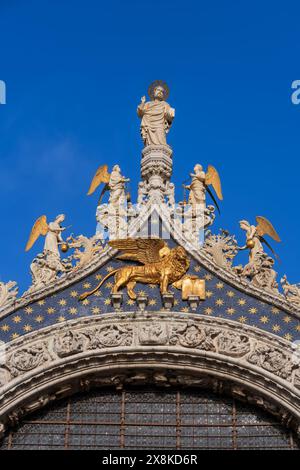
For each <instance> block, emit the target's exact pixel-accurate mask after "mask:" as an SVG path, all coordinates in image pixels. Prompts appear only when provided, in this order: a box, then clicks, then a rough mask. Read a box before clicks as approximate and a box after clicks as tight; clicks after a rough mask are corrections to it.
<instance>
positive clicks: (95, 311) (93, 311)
mask: <svg viewBox="0 0 300 470" xmlns="http://www.w3.org/2000/svg"><path fill="white" fill-rule="evenodd" d="M92 313H94V314H95V315H96V314H97V313H100V308H99V307H93V308H92Z"/></svg>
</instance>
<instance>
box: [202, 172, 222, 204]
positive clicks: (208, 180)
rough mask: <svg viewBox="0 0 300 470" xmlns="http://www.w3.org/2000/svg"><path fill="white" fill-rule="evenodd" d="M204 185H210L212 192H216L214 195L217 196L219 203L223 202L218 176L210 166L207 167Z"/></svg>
mask: <svg viewBox="0 0 300 470" xmlns="http://www.w3.org/2000/svg"><path fill="white" fill-rule="evenodd" d="M205 184H206V185H209V184H211V185H212V187H213V188H214V190H215V191H216V195H217V196H218V198H219V199H220V201H222V200H223V194H222V186H221V180H220V176H219V173H218V172H217V170H216V169H215V168H214V167H213V166H212V165H208V168H207V172H206V176H205Z"/></svg>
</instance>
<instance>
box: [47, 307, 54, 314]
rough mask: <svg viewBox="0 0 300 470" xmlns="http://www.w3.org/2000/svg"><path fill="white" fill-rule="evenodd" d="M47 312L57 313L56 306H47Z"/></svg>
mask: <svg viewBox="0 0 300 470" xmlns="http://www.w3.org/2000/svg"><path fill="white" fill-rule="evenodd" d="M47 313H49V315H51V314H52V313H55V308H54V307H49V308H47Z"/></svg>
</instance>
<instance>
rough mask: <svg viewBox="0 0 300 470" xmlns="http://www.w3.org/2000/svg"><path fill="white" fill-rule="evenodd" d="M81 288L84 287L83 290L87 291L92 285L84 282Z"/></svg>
mask: <svg viewBox="0 0 300 470" xmlns="http://www.w3.org/2000/svg"><path fill="white" fill-rule="evenodd" d="M83 287H84V288H85V289H89V288H90V287H92V285H91V283H90V282H85V283H84V284H83Z"/></svg>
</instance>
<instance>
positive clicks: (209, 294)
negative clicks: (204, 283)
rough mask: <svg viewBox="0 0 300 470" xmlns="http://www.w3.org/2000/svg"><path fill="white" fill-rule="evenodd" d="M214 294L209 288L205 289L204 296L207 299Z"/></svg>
mask: <svg viewBox="0 0 300 470" xmlns="http://www.w3.org/2000/svg"><path fill="white" fill-rule="evenodd" d="M213 295H214V293H213V292H212V291H211V290H208V291H206V297H207V298H208V299H209V298H210V297H212V296H213Z"/></svg>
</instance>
